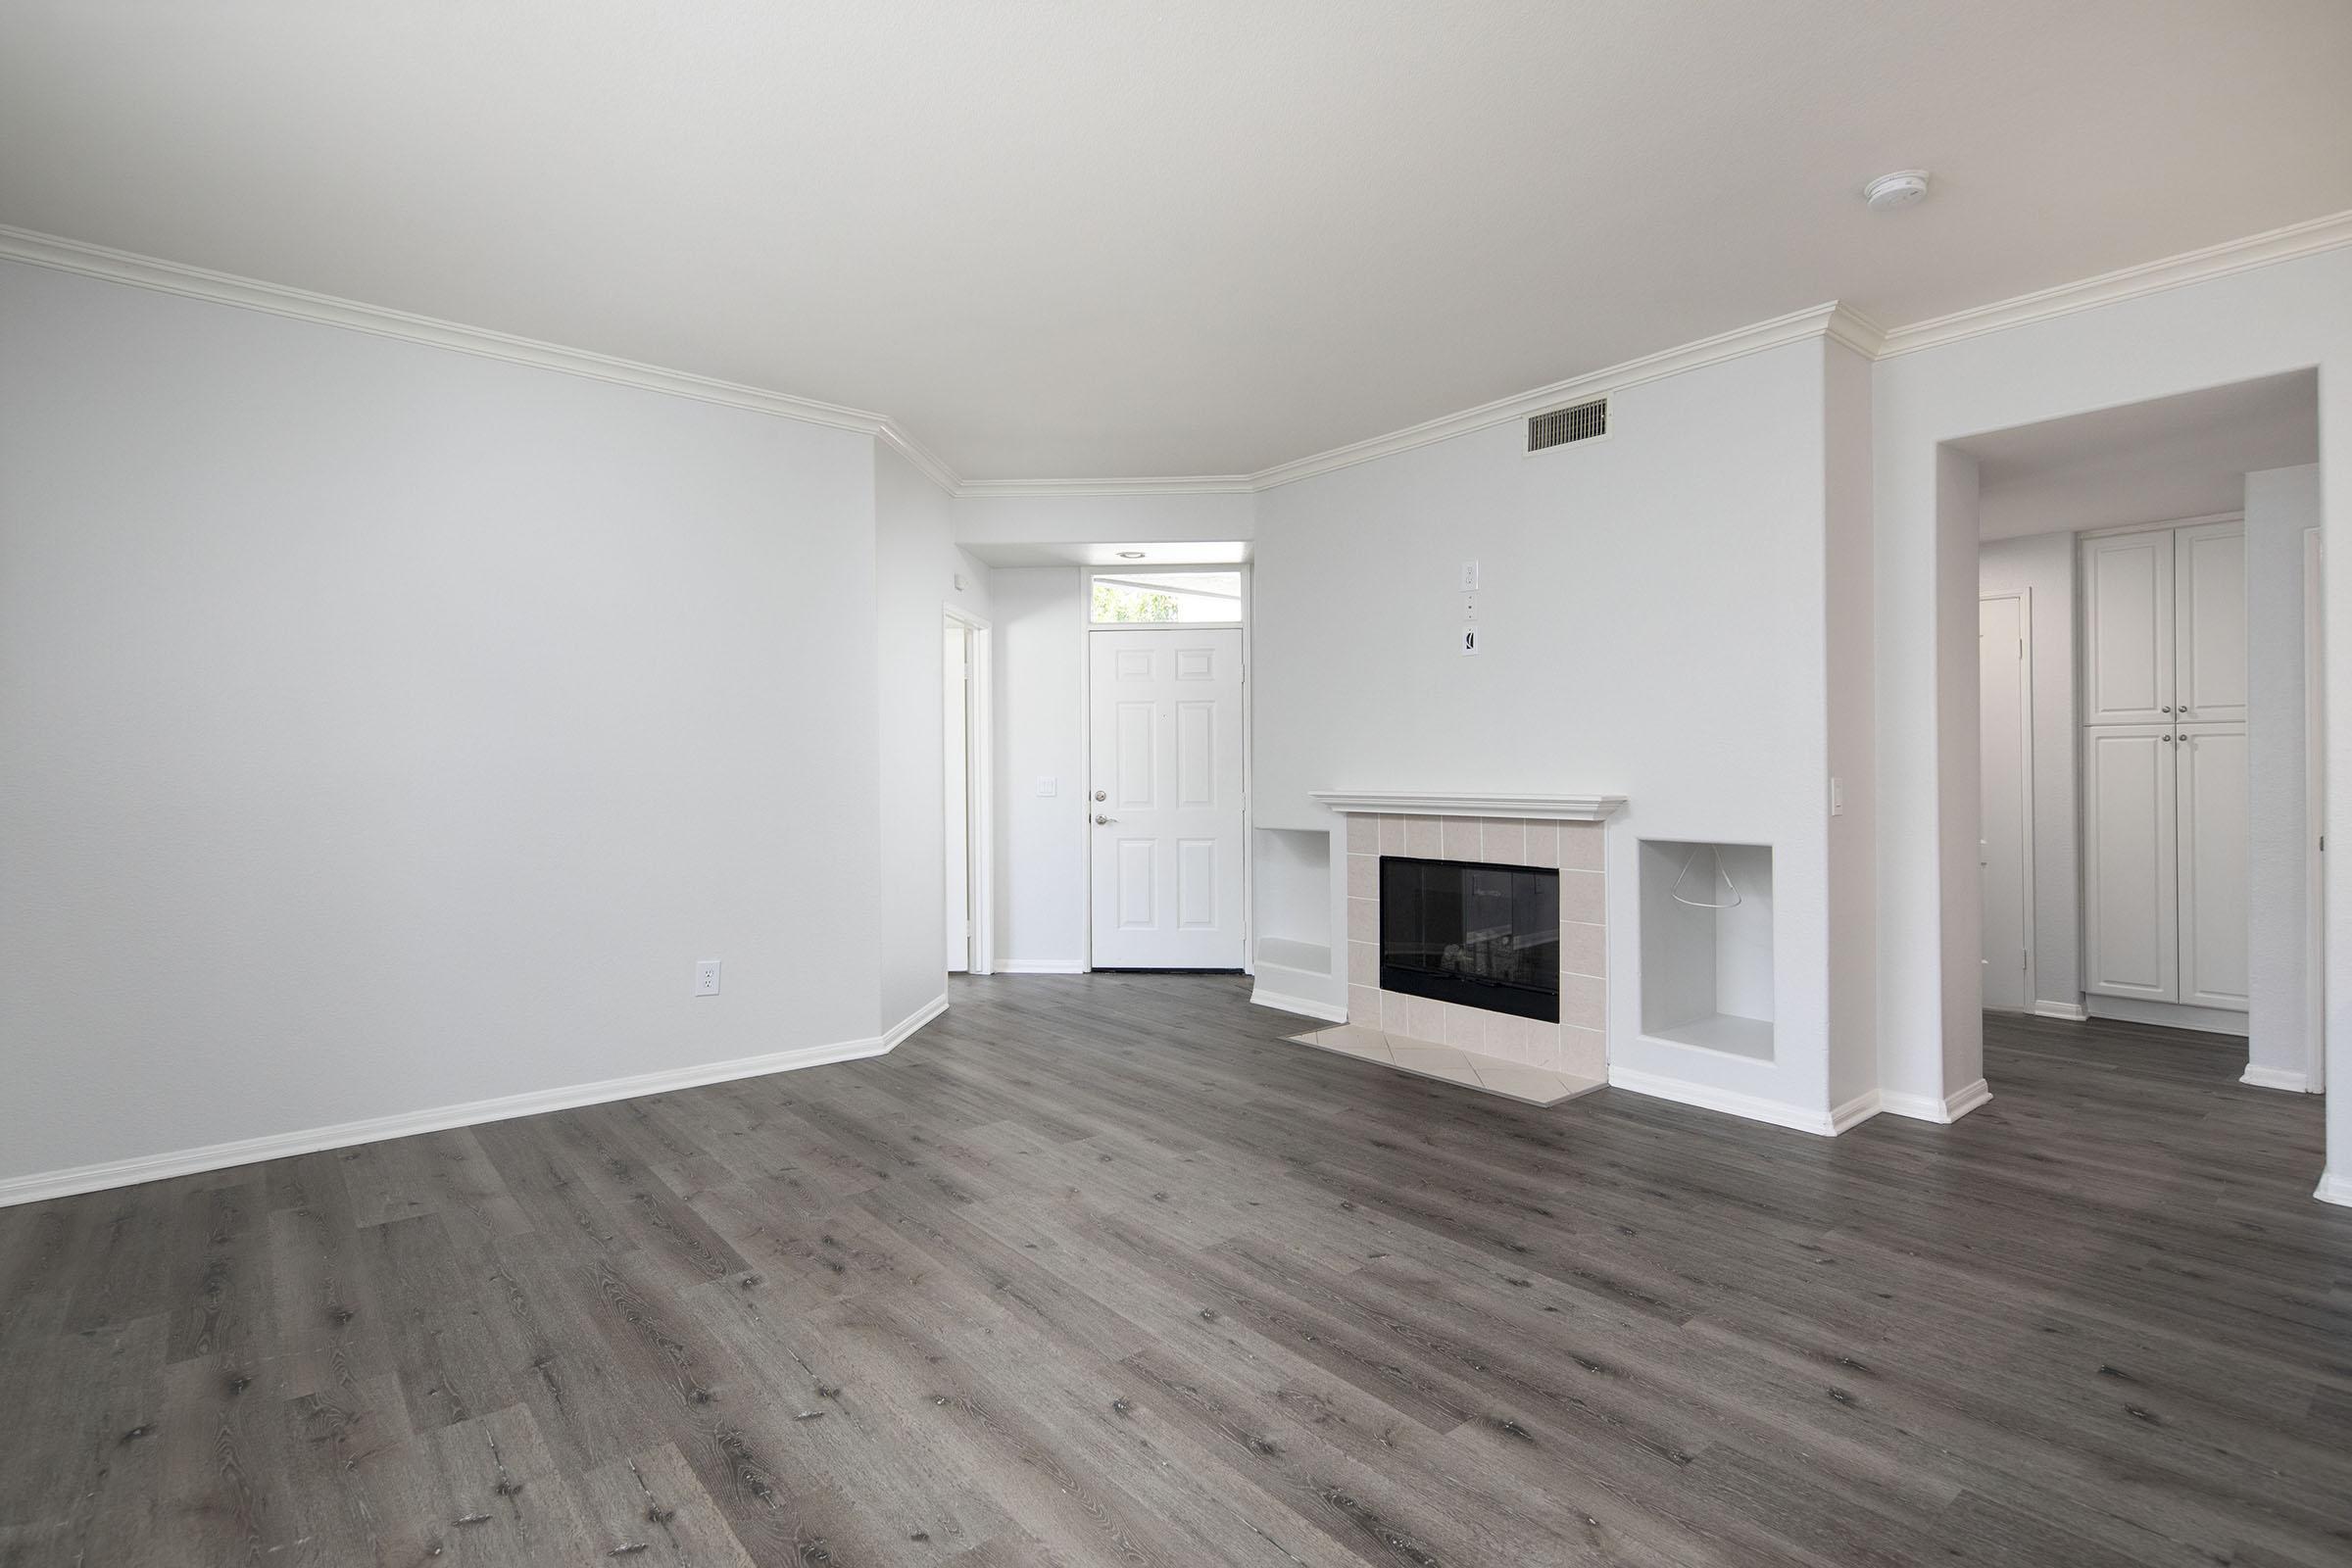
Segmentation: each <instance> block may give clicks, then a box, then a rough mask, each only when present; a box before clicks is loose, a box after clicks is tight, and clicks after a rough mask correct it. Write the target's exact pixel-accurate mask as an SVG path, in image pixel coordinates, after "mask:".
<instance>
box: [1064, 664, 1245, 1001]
mask: <svg viewBox="0 0 2352 1568" xmlns="http://www.w3.org/2000/svg"><path fill="white" fill-rule="evenodd" d="M1087 649H1088V691H1089V694H1090V696H1089V702H1090V705H1091V706H1090V714H1091V718H1092V730H1093V755H1092V756H1091V758H1090V759H1089V767H1090V772H1091V776H1090V778H1089V780H1088V785H1087V801H1086V806H1087V813H1088V821H1089V822H1090V823H1091V824H1092V825H1091V826H1090V827H1089V828H1088V829H1087V831H1088V832H1089V833H1090V834H1091V835H1092V836H1093V883H1094V888H1093V904H1094V965H1095V967H1096V968H1098V969H1239V968H1241V967H1242V961H1243V957H1244V939H1243V935H1242V888H1243V878H1244V875H1245V866H1246V861H1245V856H1246V855H1247V853H1248V848H1249V840H1248V836H1247V833H1246V831H1245V829H1244V825H1243V814H1242V634H1241V630H1240V628H1238V627H1230V626H1229V627H1215V628H1202V629H1200V630H1186V629H1184V628H1181V627H1153V628H1150V629H1145V628H1141V627H1137V628H1127V627H1121V628H1118V629H1116V630H1098V631H1092V632H1089V633H1088V634H1087Z"/></svg>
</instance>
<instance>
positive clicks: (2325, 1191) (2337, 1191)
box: [2311, 1171, 2352, 1207]
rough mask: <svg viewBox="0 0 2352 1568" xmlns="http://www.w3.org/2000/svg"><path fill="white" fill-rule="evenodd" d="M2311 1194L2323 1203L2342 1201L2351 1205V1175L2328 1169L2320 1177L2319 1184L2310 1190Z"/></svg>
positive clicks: (2347, 1205)
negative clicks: (2339, 1173) (2343, 1174)
mask: <svg viewBox="0 0 2352 1568" xmlns="http://www.w3.org/2000/svg"><path fill="white" fill-rule="evenodd" d="M2311 1196H2312V1197H2314V1198H2316V1199H2318V1200H2319V1201H2321V1202H2323V1203H2342V1204H2344V1205H2345V1206H2346V1207H2352V1176H2341V1175H2338V1174H2337V1173H2336V1172H2334V1171H2329V1172H2327V1174H2326V1175H2324V1176H2322V1177H2321V1178H2320V1185H2319V1186H2318V1187H2316V1188H2314V1189H2313V1190H2312V1195H2311Z"/></svg>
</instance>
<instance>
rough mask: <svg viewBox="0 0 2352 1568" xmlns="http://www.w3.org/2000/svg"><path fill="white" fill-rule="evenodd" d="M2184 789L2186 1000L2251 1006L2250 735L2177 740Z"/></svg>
mask: <svg viewBox="0 0 2352 1568" xmlns="http://www.w3.org/2000/svg"><path fill="white" fill-rule="evenodd" d="M2176 733H2177V734H2178V735H2179V736H2180V739H2179V740H2177V741H2175V742H2174V744H2173V750H2174V752H2175V753H2176V754H2177V755H2176V757H2175V759H2174V761H2175V764H2176V766H2177V768H2178V771H2179V775H2180V781H2179V785H2178V789H2177V799H2178V806H2179V811H2180V828H2179V839H2180V1000H2181V1001H2182V1002H2184V1003H2187V1004H2189V1005H2192V1006H2199V1007H2229V1008H2234V1009H2236V1010H2238V1011H2241V1012H2242V1011H2244V1010H2245V1006H2246V967H2247V965H2246V869H2247V851H2248V846H2247V830H2248V824H2249V822H2250V820H2251V812H2250V810H2249V806H2248V800H2247V794H2246V730H2245V726H2244V725H2242V724H2229V725H2212V726H2206V727H2199V726H2197V725H2191V726H2189V727H2188V728H2187V729H2183V730H2180V731H2177V732H2176Z"/></svg>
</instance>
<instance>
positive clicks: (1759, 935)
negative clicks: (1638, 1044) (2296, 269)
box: [1641, 839, 1773, 1061]
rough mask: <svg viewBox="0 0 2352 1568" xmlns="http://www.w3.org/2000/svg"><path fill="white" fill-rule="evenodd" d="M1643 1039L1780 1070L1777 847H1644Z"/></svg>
mask: <svg viewBox="0 0 2352 1568" xmlns="http://www.w3.org/2000/svg"><path fill="white" fill-rule="evenodd" d="M1641 895H1642V1033H1643V1034H1644V1035H1647V1036H1649V1037H1651V1038H1652V1039H1656V1040H1668V1041H1672V1042H1674V1043H1675V1044H1677V1045H1684V1046H1699V1047H1702V1048H1704V1049H1706V1050H1709V1051H1722V1052H1728V1053H1730V1054H1733V1055H1738V1056H1748V1057H1752V1058H1754V1059H1756V1060H1759V1061H1770V1060H1772V1059H1773V1056H1772V1018H1773V987H1772V846H1771V845H1769V844H1706V843H1693V842H1689V841H1684V840H1676V839H1643V840H1642V846H1641Z"/></svg>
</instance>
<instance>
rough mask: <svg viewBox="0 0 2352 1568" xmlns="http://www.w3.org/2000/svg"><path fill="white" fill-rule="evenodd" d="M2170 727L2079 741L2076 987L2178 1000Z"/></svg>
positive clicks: (2096, 734) (2088, 735)
mask: <svg viewBox="0 0 2352 1568" xmlns="http://www.w3.org/2000/svg"><path fill="white" fill-rule="evenodd" d="M2173 735H2174V730H2173V726H2171V725H2170V724H2128V725H2127V724H2118V725H2110V726H2107V727H2103V728H2100V729H2093V730H2085V731H2084V732H2083V737H2082V801H2083V811H2082V988H2083V990H2085V991H2088V992H2091V993H2093V994H2095V995H2098V996H2105V997H2136V998H2138V999H2140V1000H2142V1001H2145V1002H2176V1001H2178V1000H2180V929H2179V924H2178V917H2179V898H2178V895H2177V893H2176V881H2175V877H2176V858H2177V856H2178V854H2179V848H2180V844H2179V837H2178V833H2177V830H2176V825H2175V815H2174V794H2175V791H2176V788H2177V785H2178V777H2179V774H2178V769H2177V767H2176V765H2175V757H2174V754H2175V752H2176V750H2177V749H2178V743H2177V742H2176V741H2175V740H2174V739H2173Z"/></svg>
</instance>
